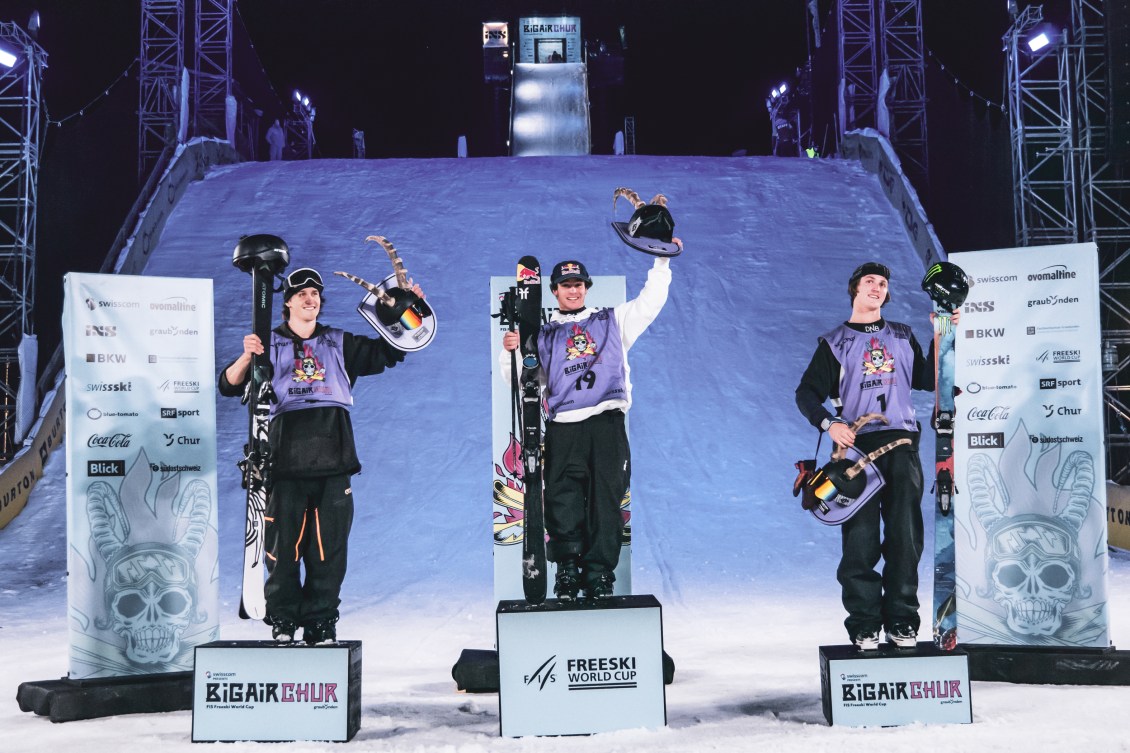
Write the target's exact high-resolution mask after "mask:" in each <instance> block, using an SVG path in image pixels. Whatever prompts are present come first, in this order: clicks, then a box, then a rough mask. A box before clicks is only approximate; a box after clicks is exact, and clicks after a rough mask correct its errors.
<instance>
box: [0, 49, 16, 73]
mask: <svg viewBox="0 0 1130 753" xmlns="http://www.w3.org/2000/svg"><path fill="white" fill-rule="evenodd" d="M15 64H16V56H15V55H13V54H12V53H10V52H8V51H7V50H6V49H4V48H3V47H0V65H2V66H4V67H5V68H11V67H12V66H14V65H15Z"/></svg>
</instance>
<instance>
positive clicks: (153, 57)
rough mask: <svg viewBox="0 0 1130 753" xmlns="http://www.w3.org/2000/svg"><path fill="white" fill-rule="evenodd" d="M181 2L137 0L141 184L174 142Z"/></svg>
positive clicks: (181, 50)
mask: <svg viewBox="0 0 1130 753" xmlns="http://www.w3.org/2000/svg"><path fill="white" fill-rule="evenodd" d="M183 28H184V0H141V55H140V62H141V65H140V72H139V74H138V89H139V92H140V93H139V105H138V108H137V117H138V136H137V178H138V183H143V182H144V181H145V179H146V178H147V176H148V175H149V172H150V171H151V170H152V169H153V168H154V166H155V165H156V164H157V162H158V160H159V159H160V157H161V154H162V152H164V150H165V147H167V146H170V145H171V144H173V143H175V141H176V131H177V117H178V115H177V114H178V112H179V111H180V102H179V96H178V93H179V92H180V81H181V71H183V70H184V44H183V43H182V36H181V30H182V29H183Z"/></svg>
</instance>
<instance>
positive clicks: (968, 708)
mask: <svg viewBox="0 0 1130 753" xmlns="http://www.w3.org/2000/svg"><path fill="white" fill-rule="evenodd" d="M820 689H821V696H822V701H823V706H824V718H825V719H826V720H827V721H828V724H833V725H834V724H839V725H843V726H847V727H894V726H898V725H902V724H913V723H914V722H924V723H927V724H935V723H943V724H969V723H971V722H972V721H973V703H972V699H971V698H970V691H969V657H968V656H967V655H966V654H965V652H963V651H939V650H938V649H937V647H935V646H934V644H933V643H919V644H918V646H917V647H916V648H913V649H896V648H893V647H890V646H887V645H884V646H883V647H882V648H881V649H880V650H878V651H860V650H859V649H857V648H856V647H855V646H821V647H820Z"/></svg>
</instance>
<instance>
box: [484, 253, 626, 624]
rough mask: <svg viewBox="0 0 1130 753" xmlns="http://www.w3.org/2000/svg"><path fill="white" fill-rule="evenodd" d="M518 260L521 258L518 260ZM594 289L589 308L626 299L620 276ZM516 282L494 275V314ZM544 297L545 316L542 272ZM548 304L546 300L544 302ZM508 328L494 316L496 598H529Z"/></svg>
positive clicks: (621, 573) (620, 573)
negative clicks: (502, 359) (506, 365)
mask: <svg viewBox="0 0 1130 753" xmlns="http://www.w3.org/2000/svg"><path fill="white" fill-rule="evenodd" d="M515 261H517V260H515ZM592 282H593V284H592V288H591V289H590V290H589V293H588V297H587V298H586V299H585V305H586V307H590V308H611V307H613V306H616V305H618V304H620V303H623V302H624V290H625V283H624V278H623V277H622V276H620V275H604V276H600V275H594V276H593V278H592ZM513 285H514V278H513V277H491V278H490V301H491V311H490V313H491V314H492V315H497V314H498V312H499V309H500V307H501V300H502V294H503V293H505V292H506V291H507V290H509V289H510V288H511V287H512V286H513ZM541 296H542V297H541V299H542V301H543V303H545V316H547V317H548V316H549V312H550V311H552V310H553V309H554V308H556V307H555V306H551V305H550V304H552V303H555V299H554V297H553V295H552V294H551V293H550V292H549V276H548V275H543V283H542V293H541ZM546 302H548V303H546ZM509 328H510V324H509V322H503V321H501V320H500V319H499V318H498V317H497V316H494V317H493V318H492V319H491V320H490V354H491V362H490V363H491V380H490V389H491V455H492V456H493V458H494V464H493V465H494V474H493V483H492V491H493V493H492V498H493V500H494V504H493V525H492V532H493V538H494V598H495V599H497V600H499V601H502V600H513V599H525V598H526V597H525V595H524V593H523V591H522V537H523V535H524V534H525V525H524V522H523V520H524V517H525V511H526V508H525V486H524V483H523V480H522V440H521V432H519V433H518V434H517V435H516V434H514V432H513V431H512V428H511V427H512V423H511V415H510V404H511V400H510V382H509V377H510V374H509V371H507V373H506V374H502V373H500V366H499V360H498V354H499V353H501V352H502V336H503V334H505V333H506V330H508V329H509ZM631 499H632V492H631V490H628V493H627V494H625V495H624V500H623V502H622V503H621V507H620V509H621V514H622V515H623V516H624V538H623V540H622V541H621V547H620V562H619V564H617V566H616V585H615V593H616V595H617V596H623V595H626V594H630V593H631V592H632V557H631V554H632V549H631V545H632V519H631V509H630V504H631ZM549 569H550V572H549V590H550V596H551V597H552V592H553V579H554V577H555V575H556V568H555V566H554V565H553V563H550V564H549Z"/></svg>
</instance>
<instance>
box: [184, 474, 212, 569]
mask: <svg viewBox="0 0 1130 753" xmlns="http://www.w3.org/2000/svg"><path fill="white" fill-rule="evenodd" d="M211 510H212V494H211V493H210V492H209V491H208V485H207V484H206V483H204V482H203V481H201V480H200V479H193V480H192V481H190V482H189V483H188V486H187V487H185V490H184V494H182V495H181V496H180V501H179V502H178V503H177V505H176V510H175V512H176V515H177V518H178V520H180V521H182V522H184V523H186V524H187V525H186V527H185V529H184V533H183V534H181V537H180V539H179V540H178V541H177V543H178V544H180V545H181V546H182V547H184V548H185V550H186V551H188V553H189V554H191V555H192V556H193V557H194V558H195V557H196V555H197V554H199V552H200V549H201V547H202V546H203V545H204V537H205V536H207V535H208V518H209V514H210V513H211Z"/></svg>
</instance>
